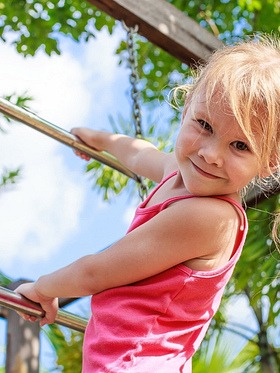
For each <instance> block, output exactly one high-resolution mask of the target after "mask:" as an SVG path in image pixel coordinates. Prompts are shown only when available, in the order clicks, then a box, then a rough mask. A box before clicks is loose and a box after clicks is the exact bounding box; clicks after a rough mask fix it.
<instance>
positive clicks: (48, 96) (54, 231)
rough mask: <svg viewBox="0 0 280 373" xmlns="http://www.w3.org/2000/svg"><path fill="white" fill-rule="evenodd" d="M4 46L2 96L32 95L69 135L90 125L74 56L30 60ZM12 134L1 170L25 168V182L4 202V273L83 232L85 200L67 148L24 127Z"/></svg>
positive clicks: (3, 140)
mask: <svg viewBox="0 0 280 373" xmlns="http://www.w3.org/2000/svg"><path fill="white" fill-rule="evenodd" d="M0 46H1V62H0V65H1V69H0V81H1V87H0V95H1V96H3V95H5V94H11V93H13V92H17V93H18V94H21V93H23V92H24V91H26V90H28V92H29V93H31V94H32V95H33V96H34V97H35V101H34V104H32V105H33V107H35V109H36V111H37V113H38V114H39V115H40V116H41V117H43V118H44V119H47V120H49V121H51V122H53V123H55V124H57V125H59V126H61V127H63V128H65V129H70V128H71V127H73V126H76V125H77V122H82V121H84V120H85V118H86V116H87V115H88V111H89V101H90V100H89V93H88V91H87V88H86V87H85V84H84V83H85V82H84V76H83V72H82V67H81V66H80V64H79V63H78V62H77V61H76V60H74V59H73V58H72V57H71V56H70V54H67V53H64V54H63V55H62V56H59V57H58V56H54V57H51V58H49V57H47V56H44V55H43V54H39V55H38V56H37V57H36V58H33V59H32V58H26V59H24V58H22V57H21V56H19V55H18V54H16V53H15V52H14V51H13V50H12V49H11V48H8V47H7V46H6V45H4V44H3V43H2V44H1V45H0ZM8 132H9V134H7V135H1V136H0V149H1V150H0V169H1V168H3V167H4V166H6V167H10V168H12V167H17V166H19V165H23V169H22V171H23V178H22V180H21V181H20V182H19V183H18V185H16V186H15V188H14V189H13V190H10V191H6V192H5V193H2V195H1V198H0V227H1V234H0V249H1V267H2V266H3V264H4V265H9V264H10V263H11V261H12V260H13V258H14V257H15V256H17V257H21V258H22V260H23V261H25V260H26V261H28V262H29V263H30V262H36V261H38V260H41V259H46V258H48V257H49V256H50V255H51V254H52V253H53V252H54V251H55V250H58V249H59V247H60V245H61V244H62V242H63V241H64V240H66V239H67V237H68V236H69V235H71V234H72V233H73V232H75V230H77V228H78V225H79V222H78V217H79V213H80V212H81V210H82V208H83V204H84V198H85V190H84V189H83V188H81V186H80V185H79V183H78V181H77V180H78V175H77V174H75V173H74V171H71V170H69V169H68V168H67V167H66V165H65V162H64V159H63V156H62V155H60V154H59V152H58V150H59V146H62V145H59V144H58V143H57V142H56V141H54V140H53V139H50V138H47V137H46V136H43V135H42V134H41V133H39V132H37V131H34V130H32V129H30V128H28V127H26V126H24V125H21V124H15V125H12V126H10V127H9V129H8ZM69 153H70V152H69ZM78 171H79V170H77V172H78ZM2 268H3V267H2Z"/></svg>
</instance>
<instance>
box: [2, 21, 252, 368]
mask: <svg viewBox="0 0 280 373" xmlns="http://www.w3.org/2000/svg"><path fill="white" fill-rule="evenodd" d="M121 37H122V38H125V32H124V31H123V30H122V28H121V27H120V28H119V31H118V32H117V33H116V34H115V36H114V37H110V36H109V35H108V33H107V31H106V30H104V31H103V32H101V33H99V34H98V35H97V38H96V39H92V40H91V41H90V42H89V43H87V44H84V43H80V44H77V43H75V42H73V41H71V40H70V39H67V38H61V40H60V43H61V47H62V55H61V56H56V55H53V56H52V57H48V56H46V55H45V54H44V53H42V52H39V53H38V54H37V55H36V57H34V58H33V57H27V58H23V57H22V56H20V55H18V54H17V53H16V52H15V50H14V48H13V47H12V46H10V45H8V44H4V43H3V42H0V49H1V60H0V66H1V68H0V81H1V86H0V96H5V95H9V94H12V93H14V92H15V93H17V94H23V93H24V92H26V91H27V92H28V94H30V95H31V96H33V97H34V99H35V100H34V102H33V103H32V109H33V110H34V111H36V112H37V114H38V115H40V116H41V117H42V118H44V119H46V120H48V121H50V122H52V123H54V124H56V125H57V126H59V127H62V128H64V129H66V130H70V129H71V128H72V127H75V126H86V127H90V128H95V129H107V130H110V128H111V127H110V122H109V116H110V115H111V116H113V117H114V118H115V119H117V117H118V114H121V115H122V116H123V117H124V118H130V114H131V102H130V84H129V70H128V69H126V68H125V67H119V66H118V57H116V56H115V55H114V51H115V49H116V47H117V45H118V42H119V40H120V38H121ZM155 113H156V114H155V115H156V122H157V124H158V125H159V126H160V127H159V128H162V126H163V125H164V124H165V123H166V120H167V118H168V110H166V107H160V106H159V109H158V111H156V112H155ZM144 116H145V113H144ZM144 120H145V118H144ZM1 125H5V124H4V121H3V120H1ZM5 129H6V131H7V134H6V135H4V134H0V155H1V156H0V171H2V170H3V168H4V167H7V168H17V167H18V166H22V178H21V180H20V181H19V182H18V183H17V184H16V185H15V186H13V187H12V188H9V189H7V190H5V192H4V193H2V194H1V195H0V206H1V208H0V226H1V235H0V248H1V264H0V269H1V271H2V272H4V273H5V274H6V275H7V276H9V277H11V278H13V279H15V280H17V279H20V278H26V279H30V280H36V279H37V278H38V277H39V276H40V275H42V274H45V273H49V272H52V271H54V270H56V269H57V268H60V267H62V266H64V265H67V264H69V263H70V262H72V261H74V260H76V259H78V258H79V257H81V256H83V255H87V254H91V253H94V252H96V251H99V250H101V249H103V248H105V247H107V246H108V245H110V244H111V243H113V242H114V241H116V240H117V239H119V238H120V237H122V236H123V235H124V234H125V232H126V230H127V229H128V226H129V222H130V221H131V219H132V216H133V212H134V209H135V207H136V205H137V204H138V203H139V199H138V197H137V196H135V197H134V198H133V199H130V198H129V197H128V194H127V193H123V194H121V195H119V196H117V197H116V198H114V199H113V200H112V201H111V202H110V203H108V202H104V201H103V198H102V196H101V195H100V194H98V193H97V191H96V190H94V189H92V182H91V180H90V178H89V177H88V176H87V175H85V173H84V171H85V166H86V163H85V162H84V161H82V160H80V159H79V158H78V157H76V156H75V155H74V153H73V151H72V150H71V149H70V148H68V147H66V146H64V145H62V144H60V143H58V142H56V141H55V140H53V139H50V138H48V137H46V136H44V135H42V134H41V133H39V132H36V131H34V130H32V129H30V128H28V127H27V126H25V125H23V124H12V125H9V126H8V125H5ZM234 302H238V304H237V303H233V304H232V305H231V306H230V307H229V312H231V309H236V307H238V309H240V307H241V308H242V310H244V312H243V316H244V319H246V318H249V319H250V313H249V311H248V307H247V306H246V304H242V299H238V300H234ZM240 302H241V303H240ZM87 307H88V301H87V300H86V301H84V303H83V304H82V305H81V304H80V305H79V304H78V303H77V302H76V303H75V304H74V305H72V306H71V307H70V310H71V311H73V312H79V308H82V313H83V312H84V310H85V309H87ZM239 316H240V314H239ZM239 318H240V317H239ZM239 321H240V320H239ZM5 329H6V324H5V321H3V320H1V319H0V346H1V345H2V346H3V345H4V344H5ZM237 343H240V341H237ZM49 354H50V348H49V347H48V345H47V343H46V341H45V340H44V341H43V344H42V353H41V356H42V361H43V364H44V365H45V366H46V367H51V366H52V364H53V358H52V357H51V358H49V357H48V356H49ZM3 364H4V354H3V353H2V354H1V350H0V366H1V365H3Z"/></svg>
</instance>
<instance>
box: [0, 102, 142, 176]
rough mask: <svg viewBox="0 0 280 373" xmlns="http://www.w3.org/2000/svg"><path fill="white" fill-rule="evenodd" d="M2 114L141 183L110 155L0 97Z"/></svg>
mask: <svg viewBox="0 0 280 373" xmlns="http://www.w3.org/2000/svg"><path fill="white" fill-rule="evenodd" d="M0 112H1V113H2V114H4V115H6V116H8V117H9V118H11V119H14V120H16V121H18V122H21V123H24V124H26V125H27V126H29V127H31V128H33V129H35V130H37V131H39V132H42V133H43V134H44V135H47V136H49V137H52V138H53V139H55V140H57V141H59V142H61V143H63V144H65V145H67V146H70V147H71V148H73V149H75V150H78V151H81V152H83V153H84V154H86V155H88V156H90V157H91V158H93V159H95V160H96V161H98V162H101V163H104V164H105V165H107V166H109V167H111V168H114V169H115V170H117V171H119V172H121V173H123V174H124V175H126V176H128V177H130V178H131V179H134V180H135V181H137V182H141V180H140V178H139V176H138V175H136V174H134V173H133V172H132V171H130V170H129V169H128V168H126V167H125V166H123V165H122V164H121V163H120V162H119V161H117V160H116V159H115V158H113V157H112V156H111V155H109V154H108V153H104V152H98V151H96V150H94V149H92V148H91V147H89V146H88V145H87V144H85V143H81V140H80V139H78V138H77V137H76V136H74V135H72V133H70V132H68V131H66V130H64V129H62V128H60V127H57V126H55V125H54V124H52V123H50V122H48V121H46V120H44V119H42V118H40V117H38V116H37V115H36V114H34V113H32V112H30V111H28V110H25V109H23V108H21V107H19V106H17V105H14V104H12V103H11V102H10V101H8V100H5V99H4V98H1V97H0Z"/></svg>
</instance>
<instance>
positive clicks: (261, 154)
mask: <svg viewBox="0 0 280 373" xmlns="http://www.w3.org/2000/svg"><path fill="white" fill-rule="evenodd" d="M184 89H185V90H186V92H187V96H186V102H185V106H184V110H183V115H182V124H181V129H180V132H179V135H178V138H177V141H176V144H175V151H174V152H173V153H169V154H165V153H162V152H160V151H159V150H157V149H156V148H155V147H154V146H153V145H151V144H150V143H149V142H147V141H143V140H139V139H134V138H129V137H127V136H124V135H119V134H110V133H107V132H103V131H94V130H90V129H86V128H75V129H73V130H72V133H73V134H74V135H76V136H78V137H79V138H80V139H81V140H82V141H84V142H85V143H87V144H88V145H89V146H91V147H93V148H94V149H96V150H99V151H107V152H109V153H111V154H112V155H113V156H115V157H116V158H117V159H119V160H120V162H121V163H123V164H124V165H125V166H126V167H128V168H129V169H131V170H132V171H133V172H135V173H137V174H139V175H142V176H144V177H146V178H149V179H151V180H153V181H155V182H156V183H159V185H158V186H157V187H156V189H155V190H154V191H153V192H152V193H151V195H150V196H149V197H148V198H147V199H146V201H144V202H143V203H142V204H141V205H140V206H139V207H138V209H137V210H136V214H135V217H134V220H133V222H132V224H131V226H130V228H129V230H128V233H127V235H126V236H125V237H123V238H122V239H121V240H120V241H118V242H117V243H115V244H114V245H112V246H111V247H110V248H108V249H107V250H105V251H103V252H100V253H98V254H95V255H89V256H86V257H83V258H81V259H79V260H77V261H76V262H74V263H72V264H70V265H69V266H67V267H65V268H62V269H60V270H57V271H56V272H54V273H52V274H49V275H46V276H42V277H40V278H39V279H38V280H37V281H36V282H35V283H31V284H24V285H21V286H20V287H19V288H18V289H17V292H18V293H20V294H23V295H24V296H26V297H27V298H30V299H31V300H33V301H35V302H38V303H40V304H41V306H42V308H43V309H44V310H45V316H44V317H43V318H42V319H41V321H40V324H41V325H44V324H46V323H52V322H53V321H54V318H55V315H56V312H57V297H81V296H87V295H93V297H92V317H91V319H90V321H89V324H88V327H87V330H86V333H85V341H84V353H83V373H89V372H91V373H105V372H110V373H113V372H114V373H122V372H130V373H148V372H155V373H156V372H157V373H159V372H160V373H175V372H191V358H192V355H193V354H194V353H195V351H196V350H197V348H198V347H199V344H200V343H201V341H202V339H203V337H204V335H205V332H206V330H207V328H208V326H209V323H210V321H211V319H212V317H213V315H214V314H215V312H216V311H217V309H218V307H219V304H220V300H221V297H222V293H223V290H224V288H225V285H226V284H227V282H228V280H229V278H230V276H231V274H232V272H233V269H234V266H235V264H236V262H237V260H238V258H239V257H240V254H241V250H242V247H243V245H244V241H245V236H246V233H247V220H246V215H245V212H244V210H243V208H242V207H241V205H240V203H241V193H242V191H243V190H244V188H245V187H247V186H248V185H249V184H250V183H251V182H252V181H261V180H262V179H263V178H267V177H268V176H270V175H272V174H273V173H274V172H275V171H276V170H277V169H278V166H279V149H280V147H279V136H280V130H279V118H280V48H279V45H278V44H277V43H276V42H274V41H273V40H271V39H270V38H268V37H266V38H265V37H263V38H260V39H258V40H252V41H247V42H243V43H241V44H238V45H236V46H231V47H225V48H224V49H222V50H219V51H217V52H216V53H214V54H213V55H212V56H211V58H210V59H209V62H208V64H207V65H206V66H204V67H202V68H201V69H200V71H199V73H198V77H197V79H196V80H195V83H194V84H193V86H192V87H184ZM77 154H78V155H79V156H81V157H82V158H84V159H88V158H87V157H86V156H85V155H83V154H80V153H78V152H77ZM275 177H276V176H275ZM266 180H267V179H266ZM22 316H23V317H24V318H25V319H29V320H31V321H34V320H35V318H34V317H30V316H28V315H22Z"/></svg>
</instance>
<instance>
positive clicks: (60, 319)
mask: <svg viewBox="0 0 280 373" xmlns="http://www.w3.org/2000/svg"><path fill="white" fill-rule="evenodd" d="M0 305H2V306H4V307H6V308H9V309H12V310H15V311H19V312H23V313H27V314H29V315H32V316H36V317H38V318H40V317H42V316H43V315H44V311H43V310H42V308H41V306H40V304H38V303H34V302H31V301H30V300H29V299H27V298H25V297H23V296H22V295H20V294H17V293H15V292H14V291H12V290H8V289H5V288H3V287H1V286H0ZM87 322H88V320H87V319H85V318H83V317H80V316H77V315H75V314H73V313H71V312H67V311H65V310H62V309H59V310H58V313H57V315H56V318H55V323H56V324H58V325H62V326H66V327H68V328H71V329H74V330H77V331H79V332H82V333H84V332H85V329H86V326H87Z"/></svg>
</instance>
